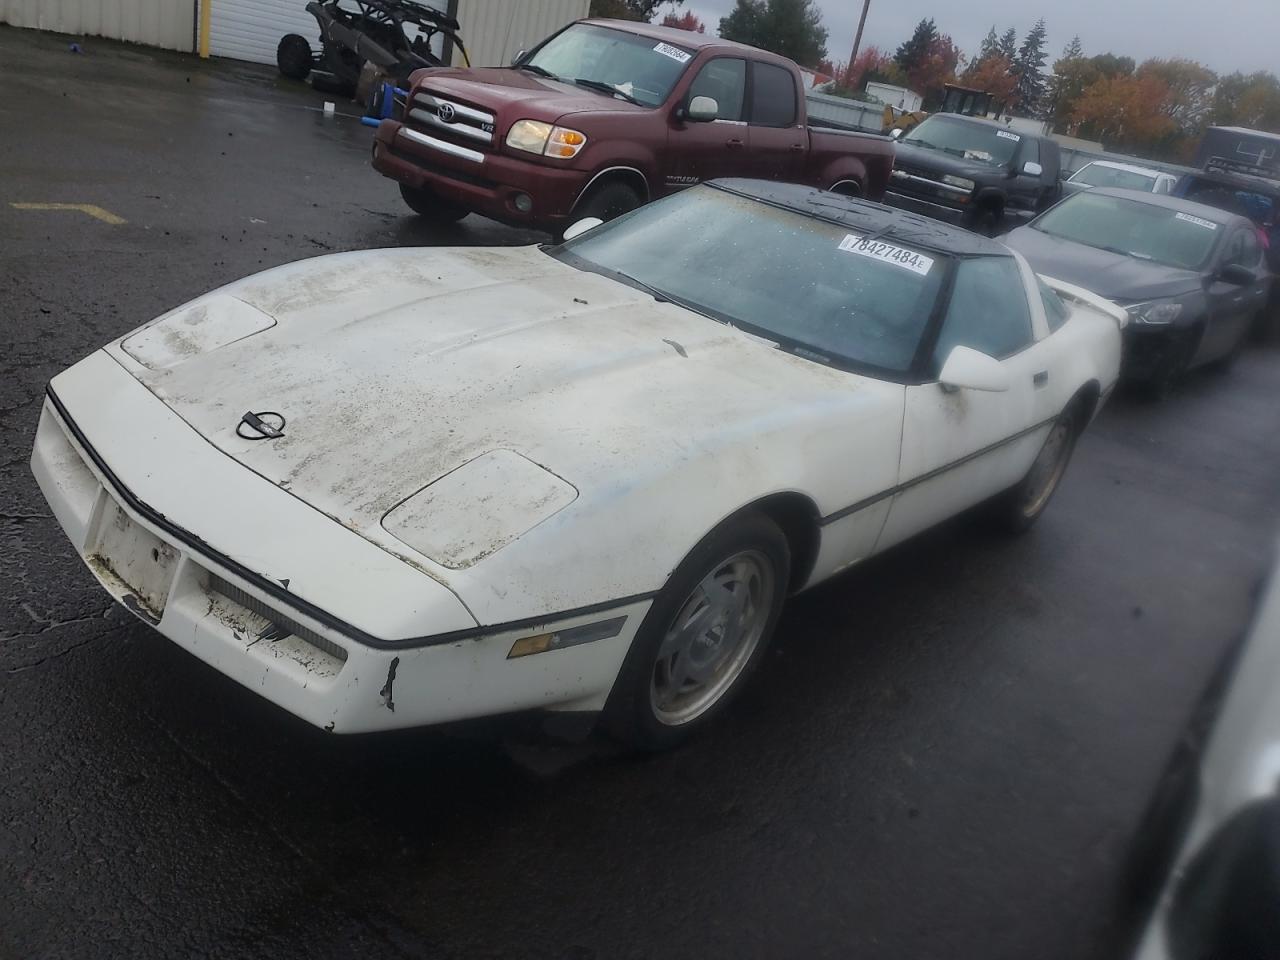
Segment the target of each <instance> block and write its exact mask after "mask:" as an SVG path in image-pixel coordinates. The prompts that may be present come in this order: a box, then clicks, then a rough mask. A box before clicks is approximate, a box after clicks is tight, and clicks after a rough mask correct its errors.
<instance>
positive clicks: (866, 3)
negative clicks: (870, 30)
mask: <svg viewBox="0 0 1280 960" xmlns="http://www.w3.org/2000/svg"><path fill="white" fill-rule="evenodd" d="M870 9H871V0H862V17H861V18H860V19H859V20H858V33H857V35H856V36H855V37H854V38H853V53H851V54H849V68H850V69H852V68H853V61H855V60H857V59H858V48H859V47H861V46H862V28H863V27H865V26H866V25H867V11H868V10H870Z"/></svg>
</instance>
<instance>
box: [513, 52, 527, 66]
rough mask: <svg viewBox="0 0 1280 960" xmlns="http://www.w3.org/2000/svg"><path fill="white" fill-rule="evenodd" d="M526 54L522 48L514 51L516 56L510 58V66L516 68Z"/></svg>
mask: <svg viewBox="0 0 1280 960" xmlns="http://www.w3.org/2000/svg"><path fill="white" fill-rule="evenodd" d="M528 52H529V51H528V50H525V49H523V48H521V49H520V50H518V51H516V55H515V56H514V57H512V58H511V66H513V67H514V66H517V65H518V64H519V63H520V61H521V60H523V59H524V55H525V54H526V53H528Z"/></svg>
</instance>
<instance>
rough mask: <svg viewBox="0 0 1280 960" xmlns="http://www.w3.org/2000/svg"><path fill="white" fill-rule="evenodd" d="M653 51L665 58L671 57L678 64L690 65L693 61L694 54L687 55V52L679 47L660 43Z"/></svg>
mask: <svg viewBox="0 0 1280 960" xmlns="http://www.w3.org/2000/svg"><path fill="white" fill-rule="evenodd" d="M653 49H654V52H655V53H660V54H662V55H663V56H664V57H670V58H671V59H672V60H675V61H676V62H677V63H688V62H689V61H690V60H692V59H693V54H692V53H685V51H683V50H681V49H680V48H679V47H673V46H671V45H670V44H666V43H660V44H658V45H657V46H656V47H654V48H653Z"/></svg>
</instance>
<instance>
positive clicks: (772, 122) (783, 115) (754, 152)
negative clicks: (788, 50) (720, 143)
mask: <svg viewBox="0 0 1280 960" xmlns="http://www.w3.org/2000/svg"><path fill="white" fill-rule="evenodd" d="M749 72H750V74H751V96H750V97H749V98H748V104H749V106H748V116H747V123H748V136H749V137H750V148H751V150H750V154H751V155H750V160H751V174H750V175H751V176H753V177H759V178H760V179H762V180H783V181H786V182H789V183H799V182H801V180H802V179H803V177H802V174H803V172H804V166H805V158H806V155H807V151H808V145H809V136H808V131H807V130H806V129H805V128H804V126H802V125H801V123H800V96H799V90H798V88H797V86H796V78H795V74H793V73H792V72H791V71H790V70H786V69H784V68H782V67H779V66H777V65H776V64H772V63H761V62H760V61H758V60H752V61H751V65H750V70H749Z"/></svg>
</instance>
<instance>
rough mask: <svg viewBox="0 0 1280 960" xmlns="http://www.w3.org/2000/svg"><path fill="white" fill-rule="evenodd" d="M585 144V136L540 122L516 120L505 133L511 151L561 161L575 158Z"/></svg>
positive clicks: (566, 128) (575, 131) (565, 128)
mask: <svg viewBox="0 0 1280 960" xmlns="http://www.w3.org/2000/svg"><path fill="white" fill-rule="evenodd" d="M586 143H587V136H586V134H584V133H581V132H580V131H578V130H570V129H569V128H568V127H557V126H554V125H552V124H550V123H543V122H542V121H541V120H517V121H516V122H515V123H513V124H512V125H511V129H510V130H508V131H507V146H508V147H511V148H512V149H513V150H523V151H524V152H525V153H540V154H542V155H543V156H545V157H556V158H558V159H561V160H568V159H569V158H571V157H576V156H577V155H578V151H580V150H581V149H582V148H583V147H584V146H586Z"/></svg>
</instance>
